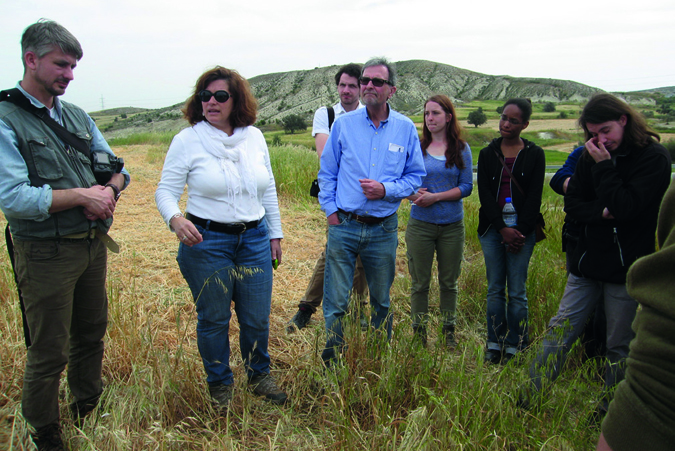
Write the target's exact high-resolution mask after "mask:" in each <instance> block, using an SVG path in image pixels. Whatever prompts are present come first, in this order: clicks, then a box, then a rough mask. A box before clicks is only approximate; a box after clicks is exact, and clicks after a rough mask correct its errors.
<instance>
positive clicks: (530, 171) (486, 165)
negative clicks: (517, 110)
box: [477, 138, 546, 236]
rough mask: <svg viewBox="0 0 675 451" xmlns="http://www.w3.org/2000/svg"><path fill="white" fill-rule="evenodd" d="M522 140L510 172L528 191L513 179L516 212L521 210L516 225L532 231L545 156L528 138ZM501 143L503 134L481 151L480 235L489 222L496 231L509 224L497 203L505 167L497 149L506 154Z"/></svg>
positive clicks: (537, 210)
mask: <svg viewBox="0 0 675 451" xmlns="http://www.w3.org/2000/svg"><path fill="white" fill-rule="evenodd" d="M523 143H525V147H524V148H523V149H522V150H521V151H520V152H519V153H518V156H517V157H516V161H515V163H513V170H512V171H511V172H512V173H513V176H514V177H515V178H516V180H518V183H519V184H520V187H521V188H522V189H523V190H524V191H525V195H523V194H522V193H521V192H520V190H519V189H518V188H517V187H516V185H515V184H514V183H513V181H512V182H511V202H513V206H514V207H515V209H516V213H518V225H517V226H516V227H515V228H516V229H517V230H518V231H520V233H522V234H523V235H529V234H530V233H532V232H533V231H534V228H535V224H536V220H537V216H538V215H539V207H540V206H541V192H542V189H543V188H544V171H545V170H546V158H545V157H544V151H543V150H542V149H541V147H539V146H537V145H536V144H534V143H533V142H531V141H528V140H526V139H523ZM501 144H502V138H495V139H493V140H492V142H491V143H490V144H489V145H488V146H487V147H485V148H484V149H482V150H481V151H480V154H479V155H478V169H477V172H478V174H477V176H478V196H479V198H480V209H479V211H478V235H480V236H483V235H484V234H485V232H487V230H488V229H489V228H490V226H492V227H494V229H495V230H497V231H499V230H500V229H502V228H504V227H506V224H504V221H503V220H502V210H501V209H500V208H499V205H498V203H497V201H498V199H499V186H500V184H501V179H502V171H504V167H503V166H502V164H501V163H500V162H499V158H498V157H497V155H496V154H495V151H497V153H498V154H499V156H500V157H502V158H504V154H502V150H501Z"/></svg>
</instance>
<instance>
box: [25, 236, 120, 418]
mask: <svg viewBox="0 0 675 451" xmlns="http://www.w3.org/2000/svg"><path fill="white" fill-rule="evenodd" d="M14 258H15V265H16V266H15V267H16V276H17V280H18V284H19V289H20V290H21V293H22V295H23V299H24V304H25V308H26V319H27V321H28V328H29V330H30V339H31V346H30V347H29V348H28V351H27V357H26V371H25V373H24V380H23V395H22V412H23V416H24V418H25V419H26V421H28V423H29V424H30V425H31V426H33V427H34V428H40V427H43V426H46V425H48V424H51V423H54V422H55V421H58V419H59V403H58V399H59V380H60V378H61V373H62V372H63V370H64V369H65V367H66V364H67V365H68V386H69V388H70V392H71V393H72V395H73V397H74V398H75V402H77V401H84V400H87V399H91V398H93V397H96V396H98V395H100V394H101V392H102V390H103V385H102V382H101V366H102V361H103V336H104V335H105V331H106V327H107V321H108V319H107V318H108V297H107V295H106V288H105V277H106V260H107V250H106V247H105V245H104V244H103V243H102V242H101V241H100V240H98V239H93V240H86V239H85V240H78V241H75V240H72V241H66V240H64V242H58V241H53V240H52V241H19V240H16V241H15V242H14Z"/></svg>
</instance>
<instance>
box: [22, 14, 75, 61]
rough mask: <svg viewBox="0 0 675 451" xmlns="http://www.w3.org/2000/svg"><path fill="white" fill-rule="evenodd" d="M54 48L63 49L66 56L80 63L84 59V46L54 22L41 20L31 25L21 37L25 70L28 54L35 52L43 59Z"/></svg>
mask: <svg viewBox="0 0 675 451" xmlns="http://www.w3.org/2000/svg"><path fill="white" fill-rule="evenodd" d="M54 46H57V47H59V48H60V49H61V51H62V52H63V53H65V54H66V55H71V56H74V57H75V59H77V60H78V61H79V60H80V59H82V55H83V54H84V53H83V52H82V46H81V45H80V41H78V40H77V38H76V37H75V36H73V34H72V33H71V32H70V31H68V30H66V29H65V28H64V27H63V26H62V25H59V24H58V23H56V22H54V21H53V20H48V19H40V20H38V21H37V22H35V23H34V24H32V25H29V26H28V27H27V28H26V29H25V30H24V31H23V35H22V36H21V62H22V63H23V68H24V70H25V69H26V61H25V59H24V57H25V55H26V52H33V53H35V55H36V56H37V57H38V58H42V57H43V56H45V55H46V54H48V53H49V52H51V51H53V50H54Z"/></svg>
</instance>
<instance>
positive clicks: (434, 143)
mask: <svg viewBox="0 0 675 451" xmlns="http://www.w3.org/2000/svg"><path fill="white" fill-rule="evenodd" d="M421 146H422V153H423V154H424V166H425V169H426V171H427V175H426V177H425V178H424V180H423V182H422V187H421V188H420V189H419V190H418V191H417V192H416V193H415V194H413V195H412V196H410V197H409V199H410V200H411V201H412V203H413V206H412V208H411V210H410V220H409V221H408V228H407V230H406V234H405V240H406V244H407V254H408V269H409V271H410V276H411V278H412V286H411V290H410V291H411V292H410V306H411V315H412V324H413V330H414V332H415V335H416V336H417V337H419V338H420V340H421V341H422V343H423V344H426V335H427V321H428V312H429V285H430V282H431V267H432V265H433V262H434V253H435V254H436V259H437V261H438V285H439V288H440V311H441V317H442V318H441V320H442V322H443V329H442V334H443V340H444V343H445V345H446V346H448V347H454V346H456V344H457V343H456V341H455V317H456V310H457V279H458V278H459V274H460V265H461V262H462V257H463V255H464V209H463V207H462V198H464V197H466V196H468V195H470V194H471V191H472V189H473V169H472V162H471V148H469V145H468V144H467V143H466V141H464V140H463V139H462V137H461V128H460V126H459V122H458V121H457V115H456V114H455V109H454V106H453V105H452V101H451V100H450V99H449V98H448V97H447V96H444V95H435V96H433V97H430V98H429V99H428V100H427V101H426V103H425V104H424V127H423V129H422V141H421Z"/></svg>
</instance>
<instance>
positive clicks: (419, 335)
mask: <svg viewBox="0 0 675 451" xmlns="http://www.w3.org/2000/svg"><path fill="white" fill-rule="evenodd" d="M413 334H414V338H415V340H419V342H420V343H422V347H424V348H426V347H427V328H426V327H424V326H413Z"/></svg>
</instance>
